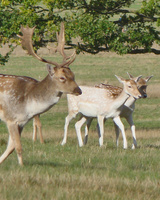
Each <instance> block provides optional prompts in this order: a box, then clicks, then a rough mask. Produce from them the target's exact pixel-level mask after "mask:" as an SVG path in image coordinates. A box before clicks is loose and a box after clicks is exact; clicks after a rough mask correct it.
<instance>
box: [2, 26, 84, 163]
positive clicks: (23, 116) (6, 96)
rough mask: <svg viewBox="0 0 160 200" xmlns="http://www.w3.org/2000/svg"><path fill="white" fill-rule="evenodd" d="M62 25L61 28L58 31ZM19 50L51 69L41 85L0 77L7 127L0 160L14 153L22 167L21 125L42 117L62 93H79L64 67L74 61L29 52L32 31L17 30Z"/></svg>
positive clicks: (33, 80)
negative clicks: (19, 37)
mask: <svg viewBox="0 0 160 200" xmlns="http://www.w3.org/2000/svg"><path fill="white" fill-rule="evenodd" d="M63 26H64V25H63V24H62V26H61V27H63ZM21 32H22V33H23V36H21V38H22V46H23V47H25V48H26V49H27V51H28V53H29V54H30V55H33V56H34V57H36V58H37V59H38V60H40V61H42V62H45V63H49V64H52V65H54V66H55V67H54V68H53V67H51V66H50V65H48V66H47V70H48V75H47V76H46V77H45V78H44V79H43V80H42V81H36V80H35V79H32V78H30V77H24V76H14V75H4V74H1V75H0V119H1V120H2V121H4V122H5V123H6V125H7V127H8V132H9V139H8V145H7V148H6V150H5V152H4V153H3V154H2V155H1V157H0V163H2V162H3V161H4V160H5V159H6V158H7V157H8V156H9V155H10V154H11V153H12V152H13V151H14V149H16V152H17V157H18V162H19V164H20V165H23V160H22V145H21V141H20V136H21V133H22V130H23V127H24V126H25V124H26V123H27V122H28V121H29V120H30V119H32V118H33V117H34V116H36V115H38V114H41V113H44V112H46V111H47V110H49V109H50V108H51V107H52V106H54V105H55V104H56V103H57V102H58V101H59V99H60V97H61V96H62V94H63V93H70V94H74V95H80V94H81V90H80V88H79V87H78V85H77V83H76V82H75V80H74V74H73V72H72V71H71V70H70V69H69V67H68V65H69V64H71V63H72V62H73V61H74V59H75V54H74V58H73V59H72V60H71V59H69V60H68V61H66V59H65V62H63V63H62V64H58V63H56V62H54V61H47V60H45V59H43V58H41V57H39V56H38V55H37V54H36V53H35V52H34V50H33V46H32V35H33V32H34V28H29V27H27V28H24V27H21Z"/></svg>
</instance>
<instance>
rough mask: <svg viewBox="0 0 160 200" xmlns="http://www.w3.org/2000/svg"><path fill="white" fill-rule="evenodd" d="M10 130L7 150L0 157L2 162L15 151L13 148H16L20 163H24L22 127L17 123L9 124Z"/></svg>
mask: <svg viewBox="0 0 160 200" xmlns="http://www.w3.org/2000/svg"><path fill="white" fill-rule="evenodd" d="M8 131H9V140H8V145H7V149H6V150H5V152H4V153H3V154H2V156H1V157H0V163H2V162H3V161H4V160H5V159H6V158H7V157H8V156H9V155H10V154H11V153H12V152H13V150H14V149H16V152H17V157H18V162H19V164H20V165H23V161H22V146H21V142H20V135H21V131H22V129H20V128H19V127H18V125H16V124H10V125H8Z"/></svg>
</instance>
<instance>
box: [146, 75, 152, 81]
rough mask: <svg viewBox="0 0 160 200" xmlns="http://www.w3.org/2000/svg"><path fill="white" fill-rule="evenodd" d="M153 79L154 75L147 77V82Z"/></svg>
mask: <svg viewBox="0 0 160 200" xmlns="http://www.w3.org/2000/svg"><path fill="white" fill-rule="evenodd" d="M152 77H153V75H152V76H148V77H146V78H145V81H146V82H148V81H149V80H150V79H151V78H152Z"/></svg>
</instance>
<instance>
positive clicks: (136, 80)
mask: <svg viewBox="0 0 160 200" xmlns="http://www.w3.org/2000/svg"><path fill="white" fill-rule="evenodd" d="M141 77H142V75H140V76H138V77H136V78H135V82H136V83H137V82H138V81H139V79H140V78H141Z"/></svg>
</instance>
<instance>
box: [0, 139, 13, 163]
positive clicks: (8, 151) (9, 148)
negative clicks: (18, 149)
mask: <svg viewBox="0 0 160 200" xmlns="http://www.w3.org/2000/svg"><path fill="white" fill-rule="evenodd" d="M14 149H15V147H14V141H13V139H12V137H11V135H9V138H8V145H7V148H6V150H5V152H4V153H3V154H2V155H1V157H0V164H1V163H2V162H3V161H4V160H5V159H6V158H7V157H8V156H9V155H10V154H11V153H12V152H13V151H14Z"/></svg>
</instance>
